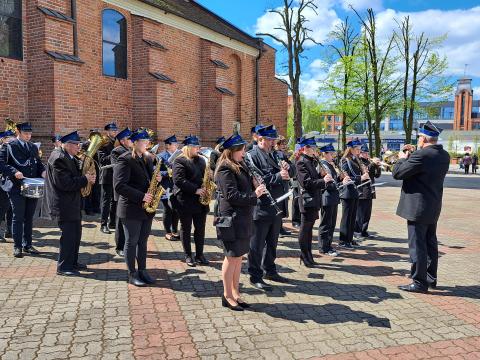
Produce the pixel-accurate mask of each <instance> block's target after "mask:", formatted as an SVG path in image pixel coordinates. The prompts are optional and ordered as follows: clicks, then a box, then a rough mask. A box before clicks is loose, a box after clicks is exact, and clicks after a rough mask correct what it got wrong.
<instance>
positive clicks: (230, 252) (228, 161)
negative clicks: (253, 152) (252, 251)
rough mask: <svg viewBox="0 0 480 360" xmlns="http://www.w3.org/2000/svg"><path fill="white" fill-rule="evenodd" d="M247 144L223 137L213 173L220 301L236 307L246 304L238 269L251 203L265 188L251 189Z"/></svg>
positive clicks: (246, 248)
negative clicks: (220, 258)
mask: <svg viewBox="0 0 480 360" xmlns="http://www.w3.org/2000/svg"><path fill="white" fill-rule="evenodd" d="M246 144H247V142H246V141H244V140H243V139H242V137H241V136H240V135H236V134H234V135H232V136H231V137H229V138H228V139H227V140H225V142H224V143H223V152H222V155H221V156H220V159H219V160H218V166H217V170H216V173H215V182H216V184H217V190H218V198H217V199H218V210H217V211H218V213H216V214H215V217H216V220H215V225H216V226H217V237H218V239H219V240H221V241H222V242H223V247H224V253H225V259H224V261H223V265H222V280H223V296H222V305H223V306H225V307H228V308H230V309H232V310H236V311H241V310H243V308H247V307H249V305H248V304H247V303H245V302H244V301H243V300H242V299H241V298H240V287H239V281H240V270H241V268H242V257H243V255H245V254H246V253H248V251H249V248H250V237H251V235H252V231H253V207H254V206H255V205H256V203H257V198H258V197H260V196H262V195H263V194H264V193H265V191H266V190H265V185H260V186H257V188H256V189H255V191H253V185H252V178H251V176H250V174H249V172H248V170H247V168H246V167H245V165H244V164H243V157H244V155H245V145H246Z"/></svg>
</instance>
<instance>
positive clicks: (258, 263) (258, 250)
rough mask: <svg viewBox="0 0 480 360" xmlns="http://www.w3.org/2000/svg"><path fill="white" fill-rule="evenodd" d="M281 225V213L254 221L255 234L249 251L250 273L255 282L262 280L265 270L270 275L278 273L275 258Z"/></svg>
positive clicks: (251, 239)
mask: <svg viewBox="0 0 480 360" xmlns="http://www.w3.org/2000/svg"><path fill="white" fill-rule="evenodd" d="M281 226H282V218H281V216H280V215H279V216H275V217H267V218H261V219H258V220H254V221H253V234H252V237H251V238H250V252H249V253H248V273H249V274H250V279H251V280H252V281H253V282H257V281H258V280H261V279H262V278H263V273H264V272H265V273H266V274H269V275H272V274H276V273H277V267H276V266H275V259H276V258H277V243H278V234H279V233H280V227H281Z"/></svg>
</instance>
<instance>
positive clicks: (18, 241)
mask: <svg viewBox="0 0 480 360" xmlns="http://www.w3.org/2000/svg"><path fill="white" fill-rule="evenodd" d="M17 134H18V135H17V139H15V140H13V141H11V142H10V143H8V144H7V145H6V146H2V150H1V151H0V173H2V174H3V177H4V179H5V181H4V183H3V184H2V188H3V190H4V191H5V192H7V193H8V197H9V199H10V203H11V205H12V211H13V219H12V233H13V240H14V252H13V255H14V256H15V257H22V256H23V252H25V253H28V254H38V253H39V252H38V250H37V249H35V248H34V247H33V246H32V225H33V215H34V213H35V208H36V207H37V201H38V199H34V198H28V197H25V196H23V195H22V194H21V192H20V187H21V184H22V179H24V178H39V177H45V167H44V166H43V164H42V161H41V160H40V157H39V155H38V148H37V146H35V144H33V143H31V142H30V139H31V138H32V125H31V124H30V123H28V122H24V123H21V124H17Z"/></svg>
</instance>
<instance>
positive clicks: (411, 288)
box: [398, 283, 428, 294]
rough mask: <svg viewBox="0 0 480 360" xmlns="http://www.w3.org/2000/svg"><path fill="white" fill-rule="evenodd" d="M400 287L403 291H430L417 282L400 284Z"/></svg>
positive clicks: (424, 292) (423, 292)
mask: <svg viewBox="0 0 480 360" xmlns="http://www.w3.org/2000/svg"><path fill="white" fill-rule="evenodd" d="M398 288H399V289H400V290H403V291H408V292H416V293H422V294H426V293H427V292H428V289H424V288H422V287H420V285H417V284H416V283H411V284H408V285H400V286H399V287H398Z"/></svg>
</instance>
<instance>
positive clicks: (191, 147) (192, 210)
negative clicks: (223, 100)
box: [171, 135, 210, 266]
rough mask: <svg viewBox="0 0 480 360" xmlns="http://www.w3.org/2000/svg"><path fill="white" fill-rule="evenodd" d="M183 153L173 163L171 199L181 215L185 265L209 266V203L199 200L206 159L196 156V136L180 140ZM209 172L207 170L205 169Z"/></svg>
mask: <svg viewBox="0 0 480 360" xmlns="http://www.w3.org/2000/svg"><path fill="white" fill-rule="evenodd" d="M183 145H184V147H183V148H182V154H181V155H180V156H179V157H177V158H176V159H175V161H174V163H173V196H172V198H171V202H172V205H173V207H174V208H175V209H176V210H177V212H178V215H179V218H180V225H181V228H180V239H181V240H182V245H183V251H184V252H185V262H186V263H187V265H188V266H195V264H200V265H208V264H209V262H208V261H207V259H206V258H205V256H204V255H203V246H204V243H205V222H206V220H207V214H208V211H209V206H208V205H207V206H206V205H202V204H201V203H200V196H203V195H204V194H205V191H206V190H205V188H203V187H202V185H203V176H204V173H205V167H206V161H205V160H204V159H203V158H201V157H200V156H199V153H198V152H199V150H200V143H199V141H198V138H197V137H196V136H192V135H190V136H187V137H185V140H183ZM208 171H210V169H208ZM192 223H193V226H194V228H195V229H194V232H193V239H194V241H195V260H194V258H193V257H192V246H191V244H190V242H191V235H190V233H191V230H192Z"/></svg>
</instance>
